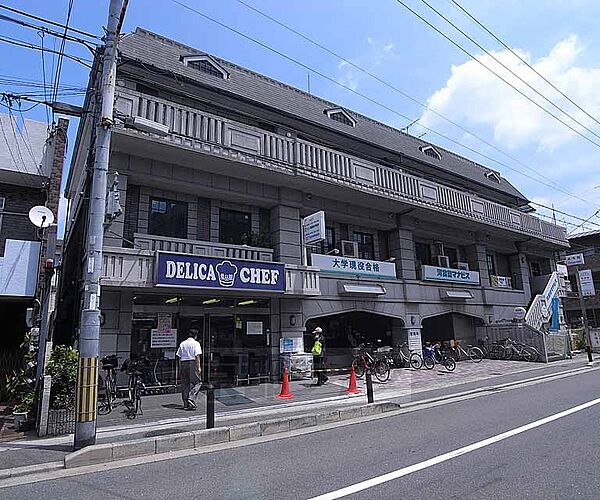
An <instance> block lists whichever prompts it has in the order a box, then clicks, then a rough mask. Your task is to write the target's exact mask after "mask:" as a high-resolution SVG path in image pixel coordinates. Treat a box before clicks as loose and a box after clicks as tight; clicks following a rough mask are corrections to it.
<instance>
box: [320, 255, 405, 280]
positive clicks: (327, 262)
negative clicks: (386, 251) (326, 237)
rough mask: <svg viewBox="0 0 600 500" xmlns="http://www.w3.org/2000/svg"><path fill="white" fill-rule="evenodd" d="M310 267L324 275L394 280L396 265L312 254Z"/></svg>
mask: <svg viewBox="0 0 600 500" xmlns="http://www.w3.org/2000/svg"><path fill="white" fill-rule="evenodd" d="M311 259H312V265H313V266H316V267H318V268H319V269H321V271H323V272H326V273H336V274H353V275H355V276H356V275H360V276H376V277H380V278H396V264H394V263H393V262H381V261H379V260H367V259H355V258H354V257H340V256H339V255H321V254H318V253H313V254H312V256H311Z"/></svg>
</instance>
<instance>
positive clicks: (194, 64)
mask: <svg viewBox="0 0 600 500" xmlns="http://www.w3.org/2000/svg"><path fill="white" fill-rule="evenodd" d="M181 61H182V62H183V64H185V65H186V66H188V67H189V68H194V69H196V70H198V71H201V72H202V73H206V74H207V75H211V76H214V77H216V78H221V79H222V80H227V79H228V78H229V73H228V72H227V71H225V69H224V68H223V67H222V66H221V65H220V64H218V63H217V62H216V61H215V60H213V59H212V58H211V57H209V56H203V55H196V56H184V57H182V58H181Z"/></svg>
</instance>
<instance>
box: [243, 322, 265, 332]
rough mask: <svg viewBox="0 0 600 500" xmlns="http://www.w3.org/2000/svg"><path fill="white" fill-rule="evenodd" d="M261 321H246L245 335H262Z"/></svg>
mask: <svg viewBox="0 0 600 500" xmlns="http://www.w3.org/2000/svg"><path fill="white" fill-rule="evenodd" d="M262 334H263V324H262V321H246V335H262Z"/></svg>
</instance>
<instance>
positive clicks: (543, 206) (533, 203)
mask: <svg viewBox="0 0 600 500" xmlns="http://www.w3.org/2000/svg"><path fill="white" fill-rule="evenodd" d="M529 203H531V204H532V205H537V206H538V207H542V208H545V209H546V210H553V211H555V212H557V213H559V214H562V215H566V216H567V217H571V218H572V219H577V220H580V221H583V222H588V220H587V219H583V218H582V217H578V216H577V215H573V214H569V213H567V212H562V211H561V210H558V209H556V208H552V207H549V206H548V205H543V204H542V203H538V202H537V201H530V202H529ZM589 223H590V224H594V225H596V226H598V227H600V224H598V223H596V222H589Z"/></svg>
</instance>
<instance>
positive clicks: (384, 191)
mask: <svg viewBox="0 0 600 500" xmlns="http://www.w3.org/2000/svg"><path fill="white" fill-rule="evenodd" d="M117 109H118V110H119V111H120V112H121V113H123V114H126V115H129V116H131V117H136V116H140V117H142V118H146V119H148V120H152V121H156V122H158V123H161V124H163V125H166V126H167V127H168V128H169V131H170V132H169V134H168V135H166V136H165V137H160V136H158V135H156V136H155V138H156V139H158V140H164V141H167V142H170V143H173V144H177V145H180V146H183V147H189V148H191V149H193V150H196V151H202V152H205V153H209V154H215V155H223V154H225V153H227V157H228V158H230V159H232V160H239V161H244V162H250V163H252V164H253V165H256V166H259V167H262V168H267V169H273V170H279V171H284V172H287V173H289V174H300V175H305V176H308V177H313V178H317V179H323V180H327V181H328V182H332V181H334V182H336V183H338V184H340V185H344V186H351V187H353V188H355V189H360V190H361V191H366V192H370V193H373V194H375V195H378V196H382V197H386V198H392V199H396V200H398V201H402V202H404V203H408V204H411V205H416V206H421V207H428V208H433V209H435V210H438V211H443V212H446V213H449V214H451V215H454V216H458V217H462V218H466V219H470V220H475V221H479V222H482V223H484V224H489V225H492V226H495V227H498V226H500V227H504V228H507V229H509V230H512V231H516V232H519V233H525V234H528V235H531V236H534V237H537V238H540V239H543V240H547V241H552V242H555V243H560V244H563V245H565V246H566V245H567V236H566V229H565V228H564V227H562V226H557V225H554V224H551V223H549V222H546V221H542V220H540V219H538V218H537V217H534V216H532V215H529V214H525V213H522V212H520V211H518V210H515V209H513V208H509V207H506V206H504V205H500V204H498V203H495V202H492V201H489V200H486V199H483V198H480V197H478V196H476V195H474V194H470V193H466V192H464V191H460V190H458V189H454V188H451V187H448V186H445V185H443V184H439V183H437V182H433V181H429V180H425V179H422V178H420V177H417V176H415V175H411V174H408V173H406V172H403V171H402V170H401V169H399V168H392V167H387V166H383V165H379V164H377V163H373V162H370V161H368V160H364V159H361V158H358V157H355V156H352V155H348V154H344V153H340V152H339V151H336V150H333V149H330V148H326V147H323V146H320V145H317V144H315V143H311V142H308V141H304V140H300V139H294V138H291V137H286V136H282V135H278V134H274V133H271V132H268V131H265V130H262V129H260V128H257V127H251V126H249V125H245V124H242V123H239V122H235V121H232V120H228V119H225V118H222V117H219V116H216V115H212V114H210V113H206V112H204V111H200V110H198V109H195V108H192V107H189V106H183V105H180V104H176V103H173V102H170V101H167V100H164V99H159V98H157V97H151V96H148V95H146V94H141V93H139V92H135V91H132V90H128V89H123V88H119V89H118V99H117ZM140 133H145V132H140ZM149 135H150V134H149ZM224 148H225V149H224Z"/></svg>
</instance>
